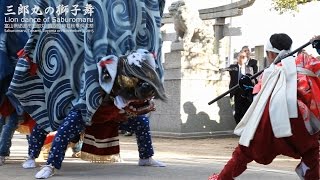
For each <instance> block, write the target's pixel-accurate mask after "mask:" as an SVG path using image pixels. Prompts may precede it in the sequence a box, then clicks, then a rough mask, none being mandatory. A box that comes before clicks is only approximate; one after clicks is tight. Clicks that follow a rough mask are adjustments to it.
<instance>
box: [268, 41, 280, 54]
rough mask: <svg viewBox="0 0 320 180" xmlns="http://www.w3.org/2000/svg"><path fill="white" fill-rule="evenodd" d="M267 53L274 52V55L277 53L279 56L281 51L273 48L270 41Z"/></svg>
mask: <svg viewBox="0 0 320 180" xmlns="http://www.w3.org/2000/svg"><path fill="white" fill-rule="evenodd" d="M266 51H271V52H274V53H277V54H279V53H280V50H279V49H277V48H274V47H273V46H272V44H271V42H270V40H268V42H267V45H266Z"/></svg>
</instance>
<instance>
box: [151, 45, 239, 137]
mask: <svg viewBox="0 0 320 180" xmlns="http://www.w3.org/2000/svg"><path fill="white" fill-rule="evenodd" d="M183 47H184V45H183V44H181V43H173V44H172V48H171V52H170V53H167V54H166V57H165V59H166V61H165V64H164V68H165V83H164V84H165V88H166V93H167V95H168V102H161V101H156V109H157V110H156V111H155V112H152V113H151V117H150V124H151V131H152V135H154V136H160V137H175V138H182V137H209V136H217V135H226V134H228V135H230V134H232V132H233V129H234V127H235V121H234V119H233V116H232V108H231V105H230V98H229V96H227V97H225V98H223V99H221V100H219V101H218V102H217V103H214V104H212V105H208V102H209V101H211V100H212V99H214V98H215V97H217V96H218V95H220V94H221V93H223V92H225V91H226V90H227V89H228V83H229V80H226V79H224V78H221V74H220V73H219V71H218V70H217V67H216V66H215V64H217V62H218V60H217V59H214V56H213V55H212V53H211V54H209V53H207V54H205V53H199V52H189V51H185V50H184V48H183ZM221 79H222V80H221Z"/></svg>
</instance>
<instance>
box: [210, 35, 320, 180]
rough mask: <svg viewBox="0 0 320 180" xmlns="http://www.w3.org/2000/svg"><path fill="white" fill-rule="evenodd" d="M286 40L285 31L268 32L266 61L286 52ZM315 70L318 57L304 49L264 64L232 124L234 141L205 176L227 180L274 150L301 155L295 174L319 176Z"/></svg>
mask: <svg viewBox="0 0 320 180" xmlns="http://www.w3.org/2000/svg"><path fill="white" fill-rule="evenodd" d="M291 43H292V40H291V38H290V37H289V36H288V35H286V34H274V35H272V36H271V37H270V40H269V42H268V44H267V46H266V51H267V58H268V60H270V62H271V63H272V62H273V61H274V60H275V58H276V57H277V56H278V55H279V54H280V56H281V55H283V53H288V52H285V51H289V50H290V47H291ZM319 75H320V61H319V60H317V59H316V58H314V57H311V56H309V55H306V54H300V55H298V57H297V58H294V57H288V58H285V59H283V60H282V62H281V64H279V65H278V66H277V65H274V64H272V65H271V66H270V68H268V69H266V70H265V71H264V74H263V75H262V78H260V80H259V83H258V84H257V85H256V86H255V89H254V93H255V92H259V93H258V94H257V95H256V96H255V98H254V101H253V103H252V105H251V106H250V108H249V109H248V111H247V113H246V114H245V116H244V117H243V119H242V121H241V122H240V123H239V124H238V126H237V127H236V129H235V133H236V134H238V135H241V137H240V140H239V145H238V146H237V147H236V149H235V151H234V152H233V154H232V158H231V159H230V160H229V161H228V163H227V164H226V165H225V167H224V168H223V170H222V171H221V172H220V174H214V175H212V176H211V177H209V180H233V179H234V178H235V177H238V176H239V175H240V174H241V173H243V172H244V171H245V170H246V168H247V164H248V163H250V162H251V161H256V162H257V163H260V164H265V165H266V164H270V163H271V162H272V161H273V159H275V158H276V156H277V155H285V156H289V157H292V158H295V159H301V162H300V163H299V164H298V166H297V168H296V172H297V174H298V175H299V177H300V178H301V179H305V180H317V179H319V143H318V137H319V129H320V121H319V120H320V97H319V93H320V80H319ZM280 107H281V108H280Z"/></svg>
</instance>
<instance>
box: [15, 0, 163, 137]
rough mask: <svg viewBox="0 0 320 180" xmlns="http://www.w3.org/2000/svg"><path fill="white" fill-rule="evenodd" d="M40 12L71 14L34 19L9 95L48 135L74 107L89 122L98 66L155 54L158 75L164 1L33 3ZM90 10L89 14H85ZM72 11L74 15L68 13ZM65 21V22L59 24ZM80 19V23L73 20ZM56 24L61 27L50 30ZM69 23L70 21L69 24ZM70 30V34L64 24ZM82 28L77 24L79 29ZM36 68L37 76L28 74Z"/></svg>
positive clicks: (95, 103) (97, 94) (97, 92)
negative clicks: (133, 55)
mask: <svg viewBox="0 0 320 180" xmlns="http://www.w3.org/2000/svg"><path fill="white" fill-rule="evenodd" d="M32 3H34V4H37V5H38V6H39V7H40V10H41V9H42V10H43V12H46V10H51V7H53V8H54V9H58V7H61V5H65V6H67V5H69V6H70V9H71V7H75V6H74V5H78V6H77V7H78V8H77V9H80V10H78V11H77V15H76V16H75V12H74V11H71V10H70V11H69V13H64V14H60V15H59V16H57V15H56V14H55V13H48V14H42V15H39V16H37V18H40V19H41V20H42V21H41V22H44V25H43V26H39V23H35V24H34V25H33V29H32V31H31V36H30V38H29V40H28V42H27V44H26V45H25V47H24V53H25V55H26V56H27V57H30V59H31V60H29V61H28V59H27V58H25V56H24V57H21V58H20V59H19V61H18V63H17V66H16V69H15V73H14V77H13V80H12V81H11V84H10V87H9V91H10V92H11V93H12V94H13V95H14V96H15V97H16V98H17V99H18V101H19V103H20V104H21V105H22V106H23V109H24V110H25V111H26V112H28V113H29V114H30V115H31V117H32V118H33V119H35V120H36V122H37V124H38V125H40V126H42V129H44V130H45V131H47V132H50V131H54V130H56V129H57V128H58V127H59V125H60V124H61V122H63V119H64V118H65V117H66V116H67V115H68V114H69V112H70V110H71V109H73V108H76V109H80V111H81V115H82V118H83V120H84V121H85V122H86V123H88V124H90V123H91V119H92V116H93V114H94V113H95V112H96V110H97V109H98V108H99V106H100V105H101V102H102V98H103V97H102V95H101V86H100V84H99V73H98V68H97V63H99V62H100V61H101V60H102V59H105V58H106V57H109V56H116V57H121V56H124V55H128V54H129V53H130V52H132V51H134V50H137V49H145V50H147V51H148V52H152V53H153V54H154V55H155V57H156V58H155V63H156V69H155V71H156V72H157V74H158V76H159V77H160V79H163V67H162V64H161V58H160V55H161V44H162V41H161V36H160V26H161V15H162V11H163V7H164V3H165V1H164V0H100V1H99V0H88V1H79V0H73V1H70V0H68V1H67V0H60V1H49V0H46V1H35V0H34V1H32ZM90 9H91V10H92V11H91V13H90V12H89V11H87V10H90ZM71 12H73V13H71ZM61 19H67V20H68V19H69V21H61ZM75 19H79V21H81V22H80V23H79V22H75ZM58 20H60V22H59V23H60V24H62V25H64V26H61V27H58V28H57V27H54V28H52V27H49V24H52V23H57V21H58ZM72 20H73V21H72ZM68 25H69V26H72V28H71V29H72V31H70V29H68V27H67V26H68ZM79 25H81V26H79ZM34 64H36V65H37V69H36V73H35V74H32V73H31V72H30V70H31V69H32V67H31V66H32V65H34Z"/></svg>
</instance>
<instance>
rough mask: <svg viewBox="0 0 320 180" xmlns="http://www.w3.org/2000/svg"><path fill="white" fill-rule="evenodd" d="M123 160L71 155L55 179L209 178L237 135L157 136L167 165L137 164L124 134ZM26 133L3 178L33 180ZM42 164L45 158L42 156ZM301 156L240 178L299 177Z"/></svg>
mask: <svg viewBox="0 0 320 180" xmlns="http://www.w3.org/2000/svg"><path fill="white" fill-rule="evenodd" d="M120 141H121V156H122V158H123V160H124V162H122V163H114V164H91V163H87V162H84V161H81V160H79V159H74V158H70V157H71V152H70V150H68V152H67V158H66V160H65V161H64V163H63V168H62V170H60V171H58V172H57V174H56V175H55V176H54V177H52V178H51V179H55V180H88V179H90V180H206V179H207V178H208V176H209V175H210V174H211V173H213V172H219V171H220V170H221V168H222V167H223V166H224V164H225V162H226V161H227V160H228V159H229V158H230V155H231V153H232V150H233V148H234V147H235V145H236V144H237V141H238V139H237V138H207V139H193V140H190V139H182V140H181V139H179V140H178V139H165V138H154V139H153V141H154V147H155V152H156V153H155V156H154V157H155V159H158V160H161V161H162V162H165V163H166V164H167V167H165V168H154V167H139V166H137V165H136V164H137V161H138V153H137V150H136V149H137V147H136V143H135V139H134V137H123V136H122V137H121V140H120ZM26 145H27V143H26V141H25V138H24V136H21V135H15V137H14V141H13V147H12V151H11V154H12V156H11V157H10V158H9V159H8V161H7V162H8V164H6V165H4V166H0V180H15V179H17V180H18V179H19V180H31V179H34V174H35V173H36V172H37V170H38V169H30V170H25V169H22V168H21V163H22V162H23V160H24V157H25V155H26V153H27V146H26ZM39 161H40V162H39V164H41V160H40V159H39ZM297 164H298V161H297V160H293V159H290V158H287V157H279V158H277V159H276V161H275V162H274V163H273V164H271V165H269V166H261V165H258V164H255V163H251V164H250V165H249V168H248V170H247V171H246V172H245V173H244V174H243V175H241V176H240V177H238V178H237V179H239V180H247V179H248V180H269V179H270V180H298V179H299V178H298V177H297V176H296V175H295V173H294V171H293V170H294V167H295V166H296V165H297Z"/></svg>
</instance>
